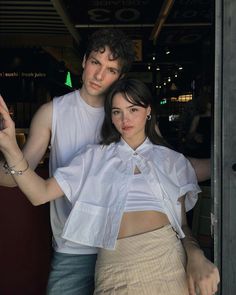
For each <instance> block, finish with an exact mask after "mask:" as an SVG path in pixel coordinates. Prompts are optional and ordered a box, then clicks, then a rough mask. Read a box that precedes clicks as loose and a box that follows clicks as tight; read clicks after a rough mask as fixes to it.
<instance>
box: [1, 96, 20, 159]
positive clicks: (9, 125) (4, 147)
mask: <svg viewBox="0 0 236 295" xmlns="http://www.w3.org/2000/svg"><path fill="white" fill-rule="evenodd" d="M0 116H1V130H0V150H1V151H2V152H3V154H4V155H6V154H7V153H9V152H10V151H11V150H15V149H18V146H17V141H16V134H15V123H14V122H13V120H12V118H11V116H10V114H9V111H8V108H7V106H6V104H5V102H4V100H3V98H2V96H1V95H0Z"/></svg>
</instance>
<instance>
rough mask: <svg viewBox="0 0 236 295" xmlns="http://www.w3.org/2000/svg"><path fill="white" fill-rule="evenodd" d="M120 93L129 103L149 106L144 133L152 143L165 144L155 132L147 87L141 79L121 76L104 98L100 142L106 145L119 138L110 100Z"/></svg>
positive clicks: (153, 113) (154, 118) (153, 112)
mask: <svg viewBox="0 0 236 295" xmlns="http://www.w3.org/2000/svg"><path fill="white" fill-rule="evenodd" d="M117 93H120V94H122V96H123V97H124V99H126V100H127V101H128V102H130V103H131V104H134V105H137V106H141V107H143V108H147V107H148V106H150V107H151V119H150V120H147V121H146V125H145V134H146V136H147V137H148V138H149V139H150V141H151V142H152V143H153V144H157V145H165V146H166V145H167V144H166V143H165V141H164V140H163V139H162V138H161V137H160V136H159V135H158V134H157V132H156V114H155V111H154V108H153V107H152V95H151V92H150V91H149V89H148V87H147V86H146V85H145V84H144V83H143V82H141V81H139V80H136V79H131V78H123V79H120V80H118V81H116V82H115V83H114V84H113V85H112V86H111V88H110V89H109V91H108V93H107V96H106V98H105V103H104V109H105V118H104V121H103V125H102V131H101V135H102V140H101V144H104V145H108V144H110V143H112V142H118V141H119V140H120V137H121V135H120V133H119V132H118V131H117V130H116V128H115V126H114V125H113V124H112V119H111V115H112V102H113V98H114V96H115V95H116V94H117Z"/></svg>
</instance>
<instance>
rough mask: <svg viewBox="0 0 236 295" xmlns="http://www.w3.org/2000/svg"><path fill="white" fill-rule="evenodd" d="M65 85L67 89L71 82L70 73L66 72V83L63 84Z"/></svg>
mask: <svg viewBox="0 0 236 295" xmlns="http://www.w3.org/2000/svg"><path fill="white" fill-rule="evenodd" d="M65 85H67V86H69V87H72V81H71V75H70V72H67V74H66V82H65Z"/></svg>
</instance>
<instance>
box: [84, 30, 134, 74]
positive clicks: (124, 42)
mask: <svg viewBox="0 0 236 295" xmlns="http://www.w3.org/2000/svg"><path fill="white" fill-rule="evenodd" d="M105 47H108V48H109V49H110V51H111V60H116V59H119V60H120V62H121V65H122V69H121V74H125V73H127V72H129V70H130V68H131V66H132V63H133V61H134V57H135V52H134V45H133V42H132V40H131V39H130V38H129V37H128V36H127V35H126V34H125V33H124V32H123V31H121V30H119V29H114V28H106V29H100V30H97V31H95V32H94V33H93V34H92V35H91V36H90V37H89V40H88V45H87V50H86V52H85V58H88V57H89V55H90V53H91V52H92V51H100V52H104V51H105Z"/></svg>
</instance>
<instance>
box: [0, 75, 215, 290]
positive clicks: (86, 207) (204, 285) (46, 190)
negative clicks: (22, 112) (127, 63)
mask: <svg viewBox="0 0 236 295" xmlns="http://www.w3.org/2000/svg"><path fill="white" fill-rule="evenodd" d="M0 112H1V114H2V115H3V118H4V129H3V131H2V132H0V149H1V151H2V152H3V154H4V156H5V159H6V163H5V170H6V172H7V173H10V174H12V175H13V177H14V179H15V181H16V182H17V184H18V185H19V187H20V188H21V190H22V191H23V192H24V193H25V194H26V196H27V197H28V199H29V200H30V201H31V202H32V203H33V204H34V205H39V204H42V203H45V202H48V201H51V200H54V199H56V198H59V197H61V196H63V195H64V194H65V195H66V196H67V198H68V200H69V201H70V202H71V204H72V206H73V209H72V211H71V214H70V216H69V218H68V220H67V222H66V225H65V228H64V232H63V238H64V239H65V243H70V242H71V241H73V242H76V243H81V244H85V245H89V246H96V247H99V248H101V250H100V251H99V254H98V260H97V265H96V282H95V294H119V295H120V294H135V295H138V294H148V295H152V294H159V295H162V294H165V295H171V294H173V295H178V294H179V295H184V294H191V295H192V294H196V293H195V287H196V288H198V289H199V291H200V294H201V295H210V294H214V293H215V292H216V291H217V284H218V282H219V274H218V270H217V268H216V267H215V266H214V265H213V264H212V263H211V262H210V261H208V260H207V259H206V258H205V257H204V255H203V254H202V251H201V250H200V249H199V247H198V245H197V244H196V242H195V240H194V239H193V238H192V237H191V235H190V232H189V231H188V228H187V225H186V216H185V208H186V209H191V208H192V207H193V206H194V204H195V202H196V200H197V193H198V192H199V187H198V185H197V181H196V177H195V174H194V171H193V169H192V167H191V165H190V164H189V162H188V161H187V160H186V159H185V158H184V157H183V156H182V155H181V154H179V153H177V152H175V151H173V150H171V149H169V148H167V147H165V146H164V145H162V140H161V139H160V138H159V137H158V135H157V134H156V132H155V114H154V110H153V108H152V107H151V94H150V92H149V91H148V89H147V87H146V86H145V85H144V84H143V83H141V82H140V81H137V80H133V79H122V80H119V81H118V82H116V83H115V84H114V85H113V86H112V87H111V89H110V91H109V94H108V95H107V98H106V101H105V119H104V123H103V128H102V142H101V145H95V146H88V147H87V148H86V150H85V151H83V152H79V153H78V154H77V155H75V157H74V159H73V160H72V161H71V163H70V164H69V166H68V167H64V168H59V169H57V170H56V172H55V174H54V177H52V178H50V179H48V180H46V181H45V180H43V179H41V178H40V177H39V176H37V175H36V174H35V173H34V172H33V171H32V170H31V169H30V168H29V167H28V164H27V162H26V160H25V159H24V158H23V156H22V153H21V151H20V150H19V148H18V147H17V144H16V141H15V133H14V126H13V125H14V124H13V122H12V121H11V118H10V116H9V115H8V113H7V111H6V110H5V109H4V108H3V107H1V108H0ZM180 238H181V239H182V242H183V245H184V248H183V246H182V243H181V241H180ZM184 249H185V251H184ZM185 252H186V254H187V266H186V258H185ZM185 266H186V271H185ZM186 272H187V275H186Z"/></svg>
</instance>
